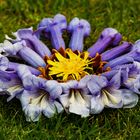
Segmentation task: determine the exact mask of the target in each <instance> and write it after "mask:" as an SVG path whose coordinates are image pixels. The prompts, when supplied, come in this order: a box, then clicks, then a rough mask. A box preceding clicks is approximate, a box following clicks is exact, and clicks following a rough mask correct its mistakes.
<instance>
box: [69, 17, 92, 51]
mask: <svg viewBox="0 0 140 140" xmlns="http://www.w3.org/2000/svg"><path fill="white" fill-rule="evenodd" d="M90 30H91V28H90V24H89V23H88V21H86V20H84V19H81V20H79V19H78V18H77V17H76V18H74V19H73V20H72V21H71V22H70V23H69V26H68V31H69V32H70V33H71V34H72V37H71V41H70V45H69V47H70V48H71V49H72V51H76V50H78V51H80V52H82V51H83V41H84V37H86V36H89V34H90Z"/></svg>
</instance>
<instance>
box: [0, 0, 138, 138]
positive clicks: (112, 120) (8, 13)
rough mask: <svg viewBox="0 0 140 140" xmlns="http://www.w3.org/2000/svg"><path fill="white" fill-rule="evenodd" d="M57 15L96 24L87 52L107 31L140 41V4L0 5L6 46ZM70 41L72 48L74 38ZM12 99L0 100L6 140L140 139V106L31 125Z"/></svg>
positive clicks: (43, 0) (75, 0)
mask: <svg viewBox="0 0 140 140" xmlns="http://www.w3.org/2000/svg"><path fill="white" fill-rule="evenodd" d="M57 13H61V14H64V15H65V16H66V17H67V20H68V22H69V21H70V20H71V19H72V18H73V17H76V16H77V17H79V18H84V19H87V20H88V21H89V22H90V24H91V28H92V31H91V34H90V36H89V37H88V38H87V39H86V40H85V48H88V47H90V46H91V45H92V44H93V43H94V42H95V41H96V40H97V38H98V37H99V34H100V32H101V31H102V30H103V29H104V28H105V27H113V28H116V29H117V30H118V31H119V32H120V33H121V34H122V35H123V38H124V40H127V41H131V42H135V41H136V40H137V39H139V38H140V1H139V0H26V1H25V0H0V42H3V40H4V38H5V37H4V35H5V34H8V35H11V32H12V31H13V32H14V31H16V30H17V29H19V28H25V27H30V26H33V27H34V29H36V26H37V24H38V23H39V21H40V20H41V19H42V18H44V17H53V16H54V15H55V14H57ZM64 37H65V41H66V44H68V42H69V39H67V37H66V36H64ZM49 46H50V44H49ZM6 98H7V97H4V96H0V140H22V139H25V140H28V139H29V140H32V139H33V140H47V139H50V140H54V139H56V140H59V139H62V140H63V139H64V140H66V139H68V140H88V139H89V140H94V139H95V140H100V139H101V140H110V139H111V140H125V139H127V140H133V139H140V103H138V105H137V106H136V107H135V108H133V109H117V110H113V109H105V110H104V111H103V112H102V113H101V114H99V115H94V116H90V117H88V118H80V117H79V116H76V115H74V114H70V115H67V114H66V113H62V114H59V115H56V116H54V117H53V118H51V119H47V118H45V117H43V116H42V117H41V119H40V121H39V122H37V123H28V122H26V121H25V117H24V114H23V112H22V110H21V106H20V103H19V101H18V100H16V99H14V100H12V101H11V102H9V103H7V102H6Z"/></svg>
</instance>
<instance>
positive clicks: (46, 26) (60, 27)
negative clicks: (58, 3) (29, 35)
mask: <svg viewBox="0 0 140 140" xmlns="http://www.w3.org/2000/svg"><path fill="white" fill-rule="evenodd" d="M66 28H67V21H66V18H65V16H64V15H61V14H57V15H56V16H54V18H44V19H43V20H42V21H41V22H40V23H39V25H38V30H37V31H36V34H37V35H39V36H40V34H41V33H42V32H44V34H45V37H47V38H50V39H51V42H52V45H53V47H54V48H55V49H56V50H59V49H60V48H61V47H62V48H65V42H64V40H63V38H62V33H63V31H64V30H65V29H66Z"/></svg>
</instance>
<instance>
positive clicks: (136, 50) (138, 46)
mask: <svg viewBox="0 0 140 140" xmlns="http://www.w3.org/2000/svg"><path fill="white" fill-rule="evenodd" d="M139 55H140V43H139V42H136V43H135V44H134V45H133V47H132V49H131V51H130V52H128V53H126V54H125V55H123V56H120V57H117V58H115V59H113V60H111V61H109V62H108V63H107V64H106V65H105V67H104V68H106V67H111V68H113V67H115V66H117V65H122V64H129V63H133V61H138V62H140V57H139Z"/></svg>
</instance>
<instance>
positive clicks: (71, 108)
mask: <svg viewBox="0 0 140 140" xmlns="http://www.w3.org/2000/svg"><path fill="white" fill-rule="evenodd" d="M64 31H68V32H69V33H70V35H71V40H70V43H69V48H67V47H66V44H65V42H64V39H63V32H64ZM90 31H91V27H90V24H89V23H88V21H86V20H84V19H79V18H77V17H76V18H74V19H72V21H71V22H70V23H69V25H68V26H67V21H66V17H65V16H64V15H61V14H57V15H56V16H54V18H44V19H43V20H42V21H41V22H40V23H39V24H38V28H37V30H36V31H33V29H32V28H27V29H20V30H18V31H17V32H16V33H13V35H14V36H15V37H16V39H12V38H10V37H8V36H6V39H7V40H5V41H4V43H1V44H0V46H1V48H0V52H1V55H0V75H1V77H0V91H2V92H3V93H4V94H8V95H10V97H9V98H8V101H9V100H11V99H12V98H14V97H17V98H18V99H19V100H20V101H21V104H22V109H23V111H24V113H25V116H26V120H27V121H38V119H39V117H40V116H41V114H44V115H45V116H46V117H48V118H50V117H52V116H53V115H54V114H55V113H60V112H62V111H63V110H65V111H66V112H67V113H74V114H77V115H80V116H82V117H87V116H89V115H92V114H98V113H100V112H101V111H102V110H103V109H104V108H105V107H108V108H131V107H134V106H135V105H136V104H137V102H138V96H137V94H135V93H138V90H139V88H140V85H139V83H138V82H139V77H140V76H139V60H140V57H139V44H138V42H137V43H136V44H135V45H133V44H132V43H130V42H123V43H122V44H121V42H120V41H121V40H122V35H121V34H120V33H119V32H118V31H117V30H116V29H113V28H105V29H104V30H103V31H102V33H101V35H100V37H99V39H98V40H97V41H96V43H94V45H92V46H91V47H90V48H89V49H88V50H87V51H84V50H83V49H84V39H85V37H87V36H89V34H90ZM42 36H43V37H45V38H46V39H47V40H50V42H51V43H52V46H53V49H49V48H48V47H47V45H46V44H45V43H43V42H42V41H41V37H42ZM135 61H137V62H135ZM132 67H136V68H132ZM125 71H126V72H125ZM132 77H133V80H132Z"/></svg>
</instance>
